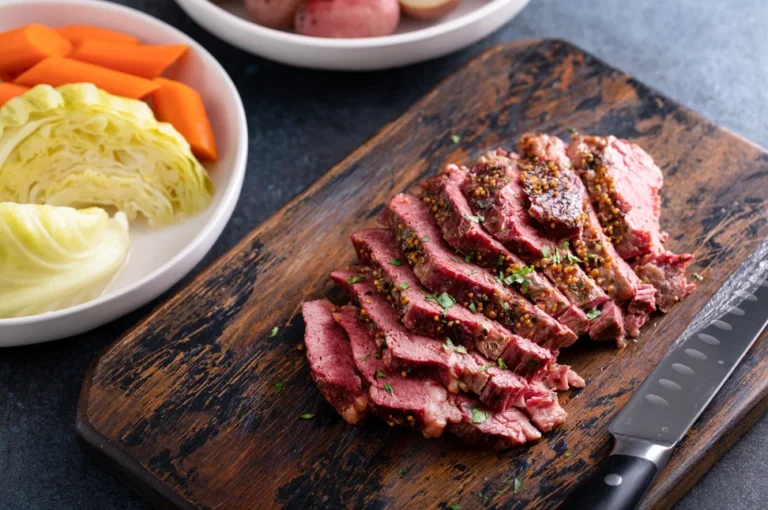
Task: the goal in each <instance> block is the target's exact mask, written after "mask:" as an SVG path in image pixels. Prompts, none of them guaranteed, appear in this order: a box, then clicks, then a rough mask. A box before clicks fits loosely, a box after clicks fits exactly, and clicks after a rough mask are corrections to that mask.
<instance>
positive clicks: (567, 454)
mask: <svg viewBox="0 0 768 510" xmlns="http://www.w3.org/2000/svg"><path fill="white" fill-rule="evenodd" d="M570 456H571V452H565V455H563V457H565V458H566V459H567V458H569V457H570Z"/></svg>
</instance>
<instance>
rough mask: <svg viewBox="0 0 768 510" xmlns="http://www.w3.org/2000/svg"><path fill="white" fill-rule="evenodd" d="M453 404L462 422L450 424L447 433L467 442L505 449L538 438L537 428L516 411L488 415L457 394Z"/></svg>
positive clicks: (539, 434)
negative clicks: (459, 413)
mask: <svg viewBox="0 0 768 510" xmlns="http://www.w3.org/2000/svg"><path fill="white" fill-rule="evenodd" d="M455 402H456V406H457V407H456V408H457V409H459V410H460V412H461V413H462V418H463V419H462V421H461V423H451V424H450V425H449V430H450V431H451V432H452V433H453V434H455V435H457V436H459V437H460V438H461V439H462V440H464V441H465V442H467V443H470V444H481V445H486V446H490V447H491V448H495V449H498V450H505V449H507V448H511V447H513V446H517V445H521V444H525V443H527V442H529V441H535V440H537V439H539V438H540V437H541V433H540V432H539V431H538V430H536V427H534V426H533V425H532V424H531V422H530V421H529V420H528V418H526V417H525V415H523V413H521V412H520V411H518V410H517V409H514V408H512V409H508V410H506V411H504V412H501V413H498V412H497V413H494V412H490V411H489V410H488V409H484V408H483V407H480V406H478V405H477V403H476V402H474V401H473V400H471V399H468V398H466V397H464V396H462V395H457V396H456V397H455Z"/></svg>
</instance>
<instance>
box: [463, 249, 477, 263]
mask: <svg viewBox="0 0 768 510" xmlns="http://www.w3.org/2000/svg"><path fill="white" fill-rule="evenodd" d="M474 256H475V252H473V251H471V252H469V253H468V254H467V255H465V256H464V262H466V263H467V264H469V263H470V262H472V259H473V258H474Z"/></svg>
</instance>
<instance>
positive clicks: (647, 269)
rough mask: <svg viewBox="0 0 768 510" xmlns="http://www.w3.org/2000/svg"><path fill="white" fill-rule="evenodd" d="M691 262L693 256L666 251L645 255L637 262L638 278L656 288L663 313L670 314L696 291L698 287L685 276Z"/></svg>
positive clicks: (658, 302) (657, 301) (657, 298)
mask: <svg viewBox="0 0 768 510" xmlns="http://www.w3.org/2000/svg"><path fill="white" fill-rule="evenodd" d="M691 260H693V255H689V254H687V253H686V254H683V255H676V254H674V253H671V252H668V251H664V252H661V253H652V254H647V255H643V256H642V257H640V258H639V259H638V260H637V262H635V271H636V272H637V274H638V276H640V278H642V279H643V281H646V282H649V283H650V284H651V285H653V287H655V289H656V303H657V304H658V307H659V310H661V311H662V312H664V313H666V312H668V311H669V309H670V308H671V307H672V305H674V304H675V303H677V302H678V301H680V300H681V299H683V298H684V297H685V296H687V295H688V294H690V293H691V292H693V291H694V290H696V285H695V284H693V283H689V282H688V280H687V279H686V276H685V268H686V267H687V266H688V264H690V263H691Z"/></svg>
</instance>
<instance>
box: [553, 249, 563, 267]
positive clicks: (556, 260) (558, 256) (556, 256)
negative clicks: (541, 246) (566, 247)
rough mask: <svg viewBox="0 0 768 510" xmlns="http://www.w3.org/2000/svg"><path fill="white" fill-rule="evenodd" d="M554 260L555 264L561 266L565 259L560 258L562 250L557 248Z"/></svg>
mask: <svg viewBox="0 0 768 510" xmlns="http://www.w3.org/2000/svg"><path fill="white" fill-rule="evenodd" d="M552 260H554V262H555V264H560V263H561V262H562V261H563V259H561V258H560V248H555V256H554V258H553V259H552Z"/></svg>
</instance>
